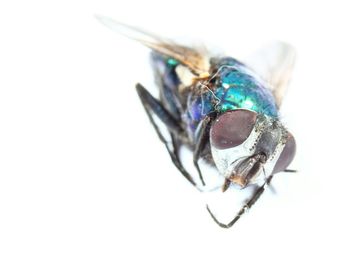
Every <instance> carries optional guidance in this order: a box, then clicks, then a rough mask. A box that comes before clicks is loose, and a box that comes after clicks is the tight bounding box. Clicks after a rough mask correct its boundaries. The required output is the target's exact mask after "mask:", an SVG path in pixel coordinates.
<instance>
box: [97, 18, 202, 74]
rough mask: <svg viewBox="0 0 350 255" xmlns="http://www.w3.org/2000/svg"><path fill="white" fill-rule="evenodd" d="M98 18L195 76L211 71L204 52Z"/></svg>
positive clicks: (107, 19) (108, 19) (111, 20)
mask: <svg viewBox="0 0 350 255" xmlns="http://www.w3.org/2000/svg"><path fill="white" fill-rule="evenodd" d="M96 18H97V19H98V20H99V21H100V22H101V23H103V24H104V25H105V26H107V27H109V28H110V29H112V30H114V31H116V32H118V33H120V34H122V35H124V36H126V37H128V38H130V39H133V40H135V41H138V42H140V43H142V44H143V45H145V46H147V47H149V48H151V49H152V50H155V51H157V52H159V53H161V54H164V55H167V56H169V57H171V58H174V59H176V60H177V61H179V62H180V63H182V64H183V65H185V66H187V67H188V68H189V69H190V70H191V72H192V73H194V74H195V75H201V74H203V73H207V72H208V70H209V58H208V57H207V54H205V53H204V52H201V51H199V50H196V49H193V48H190V47H186V46H182V45H178V44H175V43H173V42H171V41H170V40H168V39H164V38H161V37H159V36H157V35H154V34H152V33H150V32H146V31H144V30H141V29H139V28H137V27H133V26H130V25H126V24H123V23H121V22H117V21H115V20H113V19H111V18H108V17H104V16H96Z"/></svg>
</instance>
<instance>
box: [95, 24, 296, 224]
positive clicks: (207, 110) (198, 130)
mask: <svg viewBox="0 0 350 255" xmlns="http://www.w3.org/2000/svg"><path fill="white" fill-rule="evenodd" d="M98 19H99V20H100V21H101V22H102V23H104V24H105V25H107V26H108V27H110V28H112V29H113V30H116V31H118V32H119V33H121V34H124V35H126V36H127V37H129V38H131V39H134V40H137V41H139V42H141V43H142V44H143V45H145V46H147V47H149V48H150V49H151V50H152V52H151V60H152V64H153V69H154V72H155V75H156V80H157V85H158V88H159V95H158V97H154V96H153V95H151V94H150V93H149V92H148V91H147V89H145V88H144V87H143V86H142V85H141V84H137V85H136V91H137V93H138V96H139V97H140V100H141V103H142V105H143V106H144V109H145V111H146V114H147V115H148V117H149V119H150V122H151V123H152V125H153V127H154V128H155V130H156V132H157V134H158V136H159V138H160V140H161V141H162V142H163V143H164V145H165V147H166V149H167V151H168V152H169V155H170V157H171V160H172V162H173V163H174V165H175V166H176V167H177V169H178V170H179V171H180V173H181V174H182V175H183V176H184V177H185V178H186V179H187V180H188V181H189V182H190V183H191V184H192V185H193V186H195V187H196V188H198V189H199V190H201V189H202V188H203V187H205V185H206V180H205V178H204V177H203V174H202V169H201V167H200V166H199V164H198V161H199V159H204V160H205V161H206V162H208V163H209V164H211V165H212V166H214V167H215V168H216V169H217V171H218V173H219V174H220V175H221V176H223V177H224V183H223V184H222V186H221V187H222V191H223V192H224V191H226V190H227V189H228V188H230V187H231V186H238V187H240V188H241V189H244V188H246V187H248V186H251V185H256V186H257V188H256V189H255V191H254V193H253V194H252V196H251V197H250V198H249V200H248V201H247V202H246V203H245V205H244V206H243V207H242V208H241V210H240V211H239V212H238V213H237V214H236V215H235V217H234V218H233V220H231V221H230V222H229V223H228V224H224V223H221V222H219V221H218V220H217V218H216V217H215V216H214V215H213V213H212V212H211V210H210V209H209V207H208V206H207V209H208V211H209V213H210V215H211V217H212V218H213V219H214V221H215V222H216V223H217V224H218V225H219V226H221V227H224V228H229V227H231V226H232V225H233V224H234V223H235V222H236V221H237V220H238V219H239V218H240V217H241V216H242V215H243V214H244V213H245V212H246V211H247V209H249V208H250V207H252V205H253V204H254V203H255V202H256V201H257V200H258V199H259V198H260V196H261V194H262V193H263V192H264V190H265V187H266V186H267V185H269V183H270V181H271V179H272V177H273V176H274V175H275V174H277V173H279V172H284V171H285V172H293V170H287V167H288V165H289V164H290V163H291V162H292V160H293V158H294V155H295V151H296V142H295V139H294V137H293V135H292V134H291V133H290V132H289V131H288V130H287V129H286V128H285V126H284V125H283V124H282V123H281V121H280V116H279V108H280V106H281V103H282V99H283V96H284V93H285V90H286V88H287V85H288V83H289V80H290V74H291V70H292V68H293V65H294V60H295V51H294V49H293V48H292V47H291V46H289V45H288V44H285V43H279V44H277V45H275V48H274V58H270V59H269V58H268V57H267V56H268V55H267V54H265V53H266V52H267V51H266V50H262V51H261V52H260V53H261V54H260V58H261V59H262V61H264V62H266V63H267V64H266V65H265V67H264V68H265V70H262V69H261V67H260V70H259V66H254V65H250V66H249V65H246V64H244V63H242V62H240V61H238V60H237V59H235V58H232V57H223V56H213V55H210V53H208V52H206V51H203V50H199V49H194V48H190V47H186V46H182V45H178V44H175V43H173V42H171V41H169V40H166V39H163V38H161V37H158V36H156V35H153V34H151V33H147V32H144V31H143V30H140V29H138V28H135V27H131V26H128V25H125V24H121V23H119V22H116V21H114V20H112V19H110V18H106V17H98ZM264 57H265V59H264ZM156 119H158V120H160V121H161V122H162V123H163V124H164V125H165V126H166V129H167V131H168V133H169V135H170V141H167V139H165V137H164V135H163V134H162V132H161V130H160V128H159V127H158V125H157V122H156ZM182 146H187V147H189V148H190V149H191V150H192V153H193V164H194V166H195V168H196V171H197V174H198V176H199V182H198V181H195V178H194V177H193V176H192V175H191V174H190V173H189V172H188V171H187V170H186V169H185V167H184V166H183V163H182V161H181V159H180V157H179V149H180V148H181V147H182Z"/></svg>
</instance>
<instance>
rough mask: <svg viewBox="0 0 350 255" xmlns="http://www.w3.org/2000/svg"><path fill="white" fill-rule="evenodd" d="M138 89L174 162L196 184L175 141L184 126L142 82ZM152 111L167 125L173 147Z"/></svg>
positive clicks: (145, 107) (148, 113) (146, 109)
mask: <svg viewBox="0 0 350 255" xmlns="http://www.w3.org/2000/svg"><path fill="white" fill-rule="evenodd" d="M136 91H137V93H138V95H139V97H140V100H141V102H142V105H143V107H144V109H145V111H146V113H147V116H148V118H149V120H150V121H151V123H152V126H153V127H154V129H155V130H156V132H157V135H158V137H159V139H160V140H161V141H162V142H163V143H164V145H165V147H166V149H167V151H168V153H169V155H170V157H171V160H172V162H173V164H174V165H175V166H176V167H177V169H178V170H179V171H180V172H181V174H182V175H183V176H184V177H185V178H186V179H187V180H188V181H189V182H190V183H191V184H192V185H194V186H196V183H195V182H194V180H193V178H192V176H191V175H190V174H189V173H188V172H187V171H186V169H185V168H184V167H183V166H182V163H181V161H180V159H179V156H178V149H177V148H178V145H177V144H176V143H175V137H174V134H178V133H180V132H183V130H182V128H181V127H180V126H179V125H178V124H177V122H176V121H175V120H174V118H173V117H172V116H171V115H170V114H169V113H168V111H167V110H166V109H165V108H164V107H163V106H162V104H161V103H160V102H159V101H158V100H157V99H155V98H154V97H153V96H152V95H151V94H150V93H149V92H148V91H147V90H146V89H145V88H144V87H143V86H142V85H141V84H136ZM152 113H154V114H155V115H156V116H157V117H158V118H159V119H160V120H161V121H162V122H163V123H164V124H165V125H166V126H167V128H168V130H169V132H170V135H171V138H172V147H173V149H171V148H170V146H169V144H168V142H167V141H166V139H165V138H164V136H163V135H162V133H161V132H160V130H159V127H158V126H157V124H156V123H155V121H154V119H153V116H152Z"/></svg>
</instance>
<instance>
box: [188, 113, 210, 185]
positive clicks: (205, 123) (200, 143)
mask: <svg viewBox="0 0 350 255" xmlns="http://www.w3.org/2000/svg"><path fill="white" fill-rule="evenodd" d="M212 119H213V118H212V117H211V116H209V115H208V116H206V117H205V118H204V119H203V120H202V123H201V125H200V129H199V132H198V136H197V138H196V142H195V148H194V152H193V164H194V166H195V167H196V169H197V171H198V175H199V178H200V179H201V181H202V184H203V186H205V182H204V180H203V175H202V172H201V169H200V167H199V165H198V161H199V157H200V156H201V153H202V151H203V149H204V148H205V146H206V144H207V142H208V139H209V129H208V127H209V126H210V125H209V124H210V123H211V121H212Z"/></svg>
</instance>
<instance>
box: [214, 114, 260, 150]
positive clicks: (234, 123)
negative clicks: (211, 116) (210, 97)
mask: <svg viewBox="0 0 350 255" xmlns="http://www.w3.org/2000/svg"><path fill="white" fill-rule="evenodd" d="M256 118H257V114H256V113H255V112H252V111H248V110H234V111H229V112H225V113H223V114H222V115H220V116H219V117H218V118H217V119H216V120H215V121H214V124H213V125H212V127H211V130H210V141H211V145H212V146H214V147H215V148H217V149H221V150H222V149H228V148H232V147H236V146H237V145H240V144H242V143H243V142H244V141H245V140H246V139H247V138H248V137H249V135H250V133H251V132H252V130H253V128H254V125H255V122H256Z"/></svg>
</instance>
